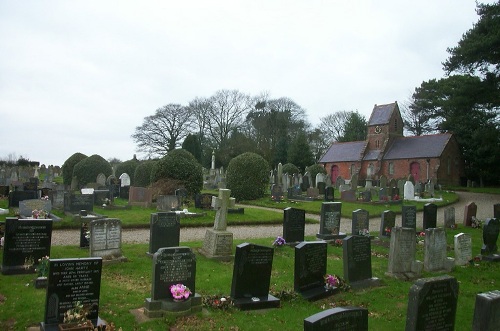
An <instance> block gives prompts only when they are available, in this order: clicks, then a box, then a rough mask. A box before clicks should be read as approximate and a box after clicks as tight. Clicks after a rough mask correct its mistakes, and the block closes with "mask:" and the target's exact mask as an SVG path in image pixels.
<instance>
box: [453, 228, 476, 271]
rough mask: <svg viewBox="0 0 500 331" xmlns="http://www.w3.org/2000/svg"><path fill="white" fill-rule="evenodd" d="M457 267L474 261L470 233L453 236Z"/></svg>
mask: <svg viewBox="0 0 500 331" xmlns="http://www.w3.org/2000/svg"><path fill="white" fill-rule="evenodd" d="M453 246H454V250H455V265H466V264H468V263H469V261H470V260H472V237H471V235H470V234H468V233H459V234H456V235H454V236H453Z"/></svg>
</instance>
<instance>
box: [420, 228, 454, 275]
mask: <svg viewBox="0 0 500 331" xmlns="http://www.w3.org/2000/svg"><path fill="white" fill-rule="evenodd" d="M446 247H447V245H446V232H445V231H444V229H443V228H429V229H426V230H425V242H424V269H425V270H426V271H448V272H449V271H451V269H453V267H454V265H455V261H454V259H452V258H448V257H447V255H446Z"/></svg>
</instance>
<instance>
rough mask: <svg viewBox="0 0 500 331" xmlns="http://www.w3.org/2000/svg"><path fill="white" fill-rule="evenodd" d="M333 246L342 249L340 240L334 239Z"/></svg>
mask: <svg viewBox="0 0 500 331" xmlns="http://www.w3.org/2000/svg"><path fill="white" fill-rule="evenodd" d="M332 243H333V246H336V247H342V243H343V241H342V239H335V240H334V241H333V242H332Z"/></svg>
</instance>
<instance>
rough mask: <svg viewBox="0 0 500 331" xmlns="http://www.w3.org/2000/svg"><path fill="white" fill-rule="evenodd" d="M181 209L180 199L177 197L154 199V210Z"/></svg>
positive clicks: (162, 196)
mask: <svg viewBox="0 0 500 331" xmlns="http://www.w3.org/2000/svg"><path fill="white" fill-rule="evenodd" d="M180 207H181V197H180V196H177V195H159V196H158V197H157V198H156V210H158V211H172V210H179V209H180Z"/></svg>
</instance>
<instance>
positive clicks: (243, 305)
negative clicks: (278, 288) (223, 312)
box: [233, 294, 280, 310]
mask: <svg viewBox="0 0 500 331" xmlns="http://www.w3.org/2000/svg"><path fill="white" fill-rule="evenodd" d="M233 304H234V306H235V307H236V308H239V309H240V310H257V309H267V308H278V307H279V306H280V299H278V298H276V297H275V296H272V295H271V294H268V295H267V297H258V298H256V297H253V298H238V299H233Z"/></svg>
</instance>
